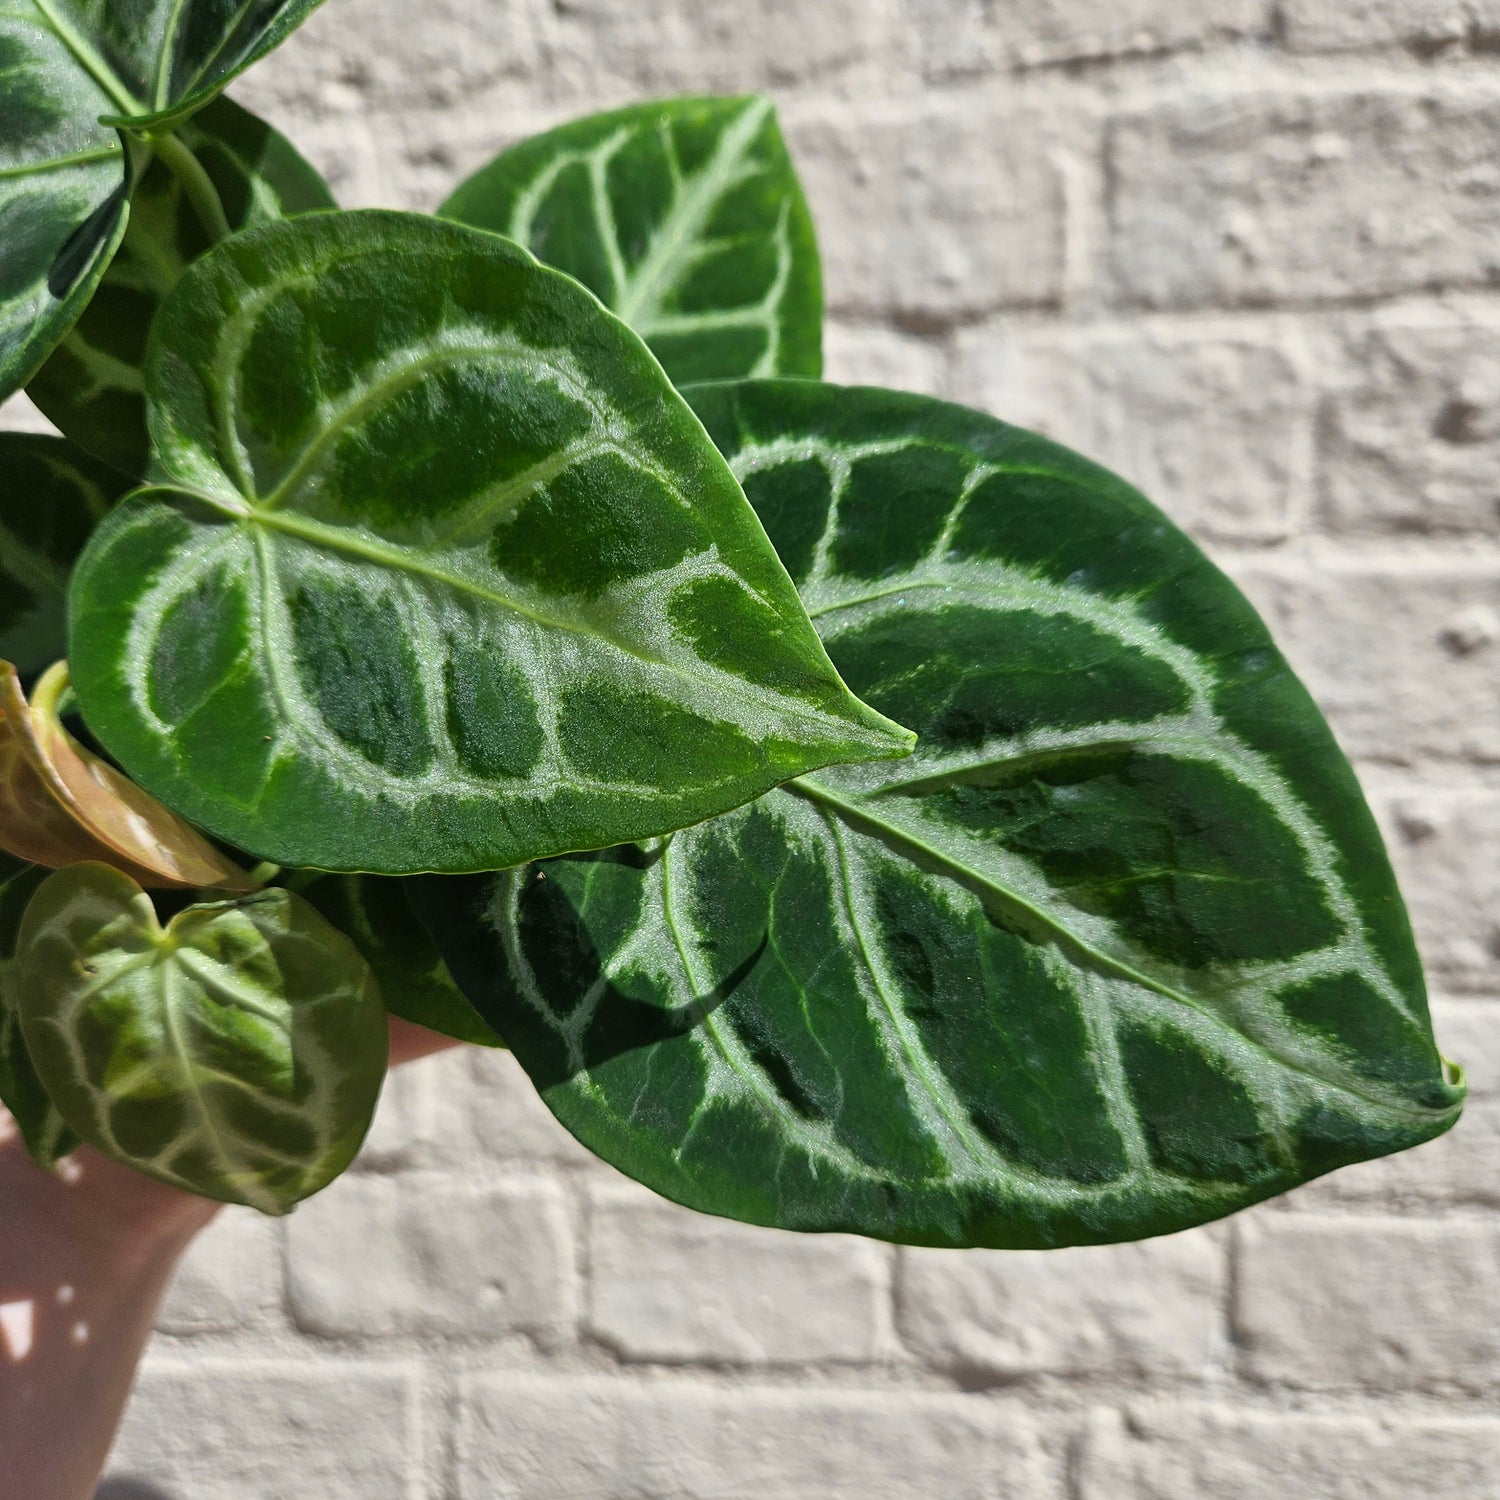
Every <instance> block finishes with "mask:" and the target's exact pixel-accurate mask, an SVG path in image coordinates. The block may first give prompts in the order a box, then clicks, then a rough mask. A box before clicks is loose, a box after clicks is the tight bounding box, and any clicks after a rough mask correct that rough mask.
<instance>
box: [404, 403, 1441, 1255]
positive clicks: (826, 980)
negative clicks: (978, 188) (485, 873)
mask: <svg viewBox="0 0 1500 1500" xmlns="http://www.w3.org/2000/svg"><path fill="white" fill-rule="evenodd" d="M690 394H691V396H692V400H693V402H694V405H695V407H696V409H697V410H698V412H699V414H700V415H701V416H702V417H703V419H704V422H705V424H706V426H707V427H708V429H709V431H710V433H712V435H713V436H714V438H715V439H716V441H717V442H718V443H719V445H720V446H721V448H722V449H723V451H724V453H725V454H726V456H727V457H728V458H729V459H730V461H731V465H732V467H733V468H734V470H735V473H736V474H737V476H738V477H739V478H740V479H741V481H742V482H743V484H744V485H745V488H746V491H747V493H748V494H749V496H750V498H751V500H752V502H753V503H754V504H755V506H756V509H757V512H758V513H759V515H760V517H761V519H762V521H763V522H764V523H765V525H766V528H767V530H768V532H769V534H770V535H771V538H772V540H773V541H774V542H775V543H776V545H777V547H778V549H779V551H780V554H781V557H782V559H783V561H784V562H785V563H786V565H787V567H788V569H789V570H790V571H791V574H792V576H793V577H794V578H795V579H796V581H797V583H798V586H799V588H800V590H801V593H802V598H803V601H804V603H805V604H806V606H807V608H808V611H809V613H810V614H811V616H812V618H813V620H814V621H815V623H816V624H817V626H818V629H819V631H820V632H821V633H822V636H823V639H824V641H825V642H826V644H827V646H828V648H829V652H830V654H831V656H832V658H833V660H834V662H835V664H836V665H837V666H838V667H839V669H840V671H841V672H842V673H843V674H844V676H845V678H846V680H847V681H848V682H849V683H850V685H851V686H852V687H853V688H854V690H855V691H856V692H858V693H860V694H861V695H862V696H863V697H864V698H866V699H868V701H870V702H871V703H872V704H874V705H875V706H876V707H877V708H879V709H881V710H882V711H883V712H885V713H887V714H890V715H892V716H894V717H897V718H899V719H900V720H902V721H903V722H905V723H908V724H911V725H913V726H914V727H915V728H916V729H917V730H918V732H919V734H920V741H919V748H918V751H917V753H916V755H915V756H914V757H913V758H912V759H911V760H909V761H907V762H904V763H902V764H900V765H899V766H890V765H865V766H856V767H846V768H841V769H837V770H829V771H822V772H819V773H817V774H815V775H810V776H804V777H802V778H800V779H798V780H795V781H793V782H791V783H790V784H788V785H787V786H785V787H783V788H781V789H779V790H776V791H774V792H772V793H770V794H769V795H768V796H766V797H763V798H762V799H761V800H760V801H759V802H757V803H755V804H754V805H753V806H750V807H746V808H741V809H740V810H738V811H736V812H733V813H730V814H729V815H727V816H725V817H722V818H719V819H716V820H714V821H712V822H708V823H705V824H703V825H701V826H699V827H696V828H693V829H690V830H688V831H686V832H683V833H679V834H677V835H675V836H674V837H672V838H670V839H666V840H662V841H659V842H655V843H651V844H648V845H646V846H644V847H641V848H637V849H633V850H623V851H622V850H606V851H604V852H602V853H599V854H594V855H588V856H581V857H573V858H568V859H563V860H557V861H553V862H551V863H548V864H545V865H542V866H539V867H536V868H528V869H522V870H516V871H511V872H507V873H504V874H501V875H497V876H491V877H488V878H485V879H482V880H474V881H470V882H463V883H459V882H442V881H430V882H424V883H422V884H421V885H420V886H419V887H418V889H417V898H418V903H419V910H420V911H421V912H422V914H423V915H424V917H425V918H426V919H427V920H428V922H429V925H430V927H431V929H432V930H433V932H434V934H435V935H436V936H437V937H438V939H439V946H440V947H441V948H442V949H443V951H444V952H445V954H446V956H447V958H448V961H449V964H450V966H451V967H452V969H453V972H454V974H455V976H456V978H457V979H458V980H459V982H460V984H462V985H463V987H464V988H465V990H466V992H467V993H468V994H469V995H470V997H471V998H472V999H473V1000H474V1002H475V1004H476V1006H477V1007H478V1008H479V1010H480V1011H481V1012H482V1013H483V1014H484V1015H485V1016H486V1017H487V1018H488V1019H490V1020H492V1021H493V1023H494V1024H495V1026H496V1027H497V1028H498V1029H500V1030H501V1031H503V1033H504V1035H505V1037H506V1040H507V1041H508V1042H509V1044H510V1045H511V1047H512V1048H513V1050H514V1051H515V1054H516V1056H517V1058H518V1059H519V1060H520V1061H521V1063H522V1065H523V1066H524V1067H526V1069H527V1070H528V1071H529V1072H530V1074H531V1076H532V1077H533V1078H534V1079H535V1081H536V1082H537V1084H538V1085H539V1087H540V1088H541V1090H542V1092H543V1095H544V1097H545V1098H546V1099H547V1102H548V1103H549V1104H550V1105H551V1106H552V1108H553V1110H554V1111H555V1112H556V1113H557V1114H558V1116H559V1118H561V1119H562V1121H563V1122H564V1123H565V1124H566V1125H567V1126H568V1127H569V1128H570V1129H571V1130H573V1131H574V1133H575V1134H577V1135H578V1137H579V1138H580V1139H581V1140H582V1141H583V1142H584V1144H586V1145H587V1146H588V1147H590V1149H592V1150H593V1151H595V1152H597V1153H598V1154H599V1155H601V1156H603V1157H604V1158H605V1159H606V1160H608V1161H611V1162H613V1163H614V1164H615V1165H617V1166H619V1167H620V1168H621V1169H622V1170H624V1171H626V1172H628V1173H629V1174H630V1175H631V1176H633V1177H636V1178H638V1179H639V1180H641V1181H642V1182H645V1183H646V1184H647V1185H648V1186H650V1187H653V1188H655V1189H656V1190H657V1191H659V1192H661V1193H664V1194H666V1195H667V1196H668V1197H670V1198H673V1199H676V1200H677V1201H679V1202H682V1203H685V1204H688V1205H690V1206H691V1207H694V1208H698V1209H703V1210H705V1211H708V1212H712V1213H719V1214H725V1215H729V1216H732V1217H737V1218H742V1219H747V1220H751V1221H753V1222H756V1223H763V1224H775V1225H781V1226H783V1227H786V1228H793V1229H805V1230H852V1231H856V1232H859V1233H862V1234H867V1235H874V1236H878V1237H881V1238H886V1239H894V1240H902V1241H910V1242H916V1243H925V1244H938V1245H991V1246H1000V1247H1019V1246H1032V1247H1045V1246H1051V1245H1059V1244H1069V1243H1078V1242H1096V1241H1109V1240H1119V1239H1128V1238H1135V1237H1140V1236H1145V1235H1151V1234H1161V1233H1166V1232H1170V1231H1172V1230H1176V1229H1181V1228H1184V1227H1186V1226H1188V1225H1191V1224H1195V1223H1199V1222H1202V1221H1204V1220H1208V1219H1213V1218H1217V1217H1219V1216H1220V1215H1223V1214H1227V1213H1229V1212H1231V1211H1233V1210H1234V1209H1237V1208H1240V1207H1243V1206H1245V1205H1246V1204H1248V1203H1252V1202H1254V1201H1256V1200H1258V1199H1261V1198H1264V1197H1267V1196H1268V1195H1270V1194H1272V1193H1276V1192H1280V1191H1283V1190H1285V1189H1287V1188H1289V1187H1292V1186H1294V1185H1295V1184H1297V1183H1299V1182H1301V1181H1303V1180H1305V1179H1307V1178H1309V1177H1312V1176H1315V1175H1317V1174H1319V1173H1322V1172H1326V1171H1329V1170H1331V1169H1332V1168H1334V1167H1337V1166H1341V1165H1344V1164H1346V1163H1348V1162H1352V1161H1357V1160H1360V1159H1362V1158H1365V1157H1369V1156H1378V1155H1381V1154H1384V1153H1386V1152H1390V1151H1396V1150H1400V1149H1402V1148H1403V1147H1407V1146H1411V1145H1415V1144H1417V1143H1418V1142H1420V1141H1424V1140H1426V1139H1428V1138H1429V1137H1431V1136H1434V1135H1437V1134H1439V1133H1441V1132H1442V1131H1443V1130H1446V1129H1447V1128H1448V1127H1449V1126H1450V1125H1452V1123H1453V1122H1454V1120H1455V1119H1456V1118H1457V1115H1458V1111H1459V1108H1460V1104H1461V1100H1462V1097H1463V1090H1462V1087H1461V1085H1460V1084H1459V1083H1458V1082H1457V1081H1456V1080H1455V1079H1453V1078H1450V1077H1449V1076H1448V1074H1447V1072H1446V1071H1445V1067H1444V1065H1443V1063H1442V1061H1441V1060H1440V1058H1439V1056H1438V1053H1437V1050H1436V1048H1435V1046H1434V1044H1433V1039H1432V1032H1431V1028H1430V1024H1429V1020H1428V1014H1427V1002H1426V996H1425V992H1424V989H1423V984H1422V976H1421V969H1420V966H1419V963H1418V960H1417V955H1416V952H1415V949H1414V947H1413V944H1412V937H1411V932H1410V928H1409V926H1408V924H1407V921H1406V918H1405V914H1404V911H1403V908H1402V906H1401V903H1400V900H1399V898H1398V896H1397V892H1396V887H1395V882H1394V879H1393V877H1392V875H1391V871H1390V866H1389V864H1388V863H1387V860H1386V856H1385V853H1384V850H1383V848H1382V846H1381V842H1380V839H1379V836H1378V834H1377V832H1376V829H1375V825H1374V822H1373V820H1372V819H1371V817H1370V814H1369V811H1368V810H1367V808H1366V807H1365V804H1364V802H1363V799H1362V798H1361V796H1360V793H1359V789H1358V786H1357V784H1356V783H1355V780H1354V777H1353V774H1352V772H1351V771H1350V769H1349V766H1348V764H1347V762H1346V761H1345V760H1344V758H1343V756H1342V755H1341V754H1340V752H1339V750H1338V748H1337V746H1336V745H1335V744H1334V741H1333V738H1332V736H1331V735H1330V734H1329V732H1328V730H1327V728H1326V726H1325V725H1324V723H1323V721H1322V719H1321V718H1320V716H1319V715H1318V713H1317V710H1316V709H1315V707H1314V706H1313V704H1312V702H1311V700H1310V699H1309V698H1308V696H1307V694H1306V693H1305V691H1304V690H1303V689H1302V687H1301V686H1300V685H1299V684H1298V682H1297V681H1296V680H1295V678H1294V677H1293V676H1292V674H1291V672H1290V671H1289V670H1288V668H1287V665H1286V663H1285V662H1284V660H1283V659H1282V658H1281V656H1280V655H1279V654H1278V652H1277V651H1276V649H1275V647H1274V646H1273V645H1272V643H1271V641H1270V639H1269V637H1268V636H1267V634H1266V631H1265V628H1264V626H1263V625H1262V624H1261V622H1260V620H1259V619H1258V618H1257V616H1256V615H1255V613H1254V611H1253V610H1252V609H1251V607H1250V606H1249V605H1248V604H1247V603H1246V601H1245V600H1244V599H1243V598H1242V597H1241V595H1240V594H1239V593H1238V592H1237V591H1236V590H1235V589H1234V587H1233V586H1232V585H1231V584H1230V583H1229V581H1228V580H1227V579H1225V578H1224V576H1223V575H1222V574H1221V573H1219V572H1218V570H1217V569H1215V568H1214V567H1213V566H1212V564H1210V563H1209V562H1208V561H1207V559H1206V558H1204V557H1203V556H1202V554H1201V553H1199V552H1198V550H1197V549H1196V548H1195V547H1194V546H1193V544H1192V543H1191V542H1190V541H1188V539H1187V538H1186V537H1184V536H1183V535H1182V534H1181V533H1180V532H1179V531H1177V530H1176V528H1175V527H1173V526H1172V525H1171V524H1170V523H1169V522H1168V521H1167V519H1166V518H1165V517H1164V516H1162V515H1161V514H1160V513H1159V512H1158V511H1156V510H1155V509H1154V508H1153V507H1152V506H1151V505H1150V504H1149V503H1148V502H1147V501H1146V500H1144V499H1143V498H1142V497H1141V496H1140V495H1139V494H1137V493H1136V492H1135V491H1133V490H1131V489H1130V488H1129V487H1128V486H1127V485H1125V484H1124V483H1122V482H1121V481H1120V480H1118V479H1116V478H1114V477H1113V476H1112V475H1109V474H1107V473H1106V472H1104V471H1103V470H1101V469H1099V468H1097V467H1096V466H1095V465H1093V464H1090V463H1088V462H1086V461H1085V460H1083V459H1081V458H1078V457H1077V456H1076V455H1074V454H1072V453H1069V452H1067V451H1066V450H1064V449H1062V448H1059V447H1057V446H1056V445H1054V444H1052V443H1050V442H1047V441H1045V440H1043V439H1041V438H1038V437H1034V436H1031V435H1030V434H1027V433H1025V432H1021V431H1019V430H1018V429H1015V428H1010V427H1006V426H1004V425H1002V424H1001V423H998V422H995V421H993V420H992V419H990V418H988V417H984V416H981V415H979V414H977V413H974V412H970V411H966V410H963V409H962V408H958V407H953V406H947V405H944V404H941V403H938V402H933V401H928V400H924V399H921V398H917V397H909V396H899V395H894V394H890V393H886V392H875V391H860V390H840V389H837V388H834V387H829V386H821V385H817V384H814V383H811V382H750V383H747V384H745V385H743V386H720V387H707V388H700V389H698V390H696V391H694V392H691V393H690ZM539 874H540V875H544V876H545V878H544V879H539V878H538V875H539Z"/></svg>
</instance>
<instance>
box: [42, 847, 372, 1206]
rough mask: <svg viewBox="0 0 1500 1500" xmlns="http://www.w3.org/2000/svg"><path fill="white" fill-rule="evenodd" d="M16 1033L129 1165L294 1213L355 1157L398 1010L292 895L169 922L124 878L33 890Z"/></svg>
mask: <svg viewBox="0 0 1500 1500" xmlns="http://www.w3.org/2000/svg"><path fill="white" fill-rule="evenodd" d="M15 962H16V965H17V972H18V974H19V984H18V992H19V1000H18V1004H19V1008H20V1015H21V1028H22V1030H23V1032H24V1033H25V1037H26V1044H27V1046H28V1048H29V1049H30V1051H31V1056H32V1060H33V1062H34V1063H35V1065H36V1070H37V1074H38V1076H39V1077H40V1078H41V1080H42V1083H43V1084H44V1085H45V1087H46V1089H47V1092H48V1093H49V1094H50V1095H51V1096H52V1099H53V1100H54V1101H55V1103H56V1105H57V1107H58V1109H59V1110H60V1111H61V1113H62V1115H63V1117H64V1118H65V1119H66V1120H67V1122H68V1124H69V1125H71V1126H72V1127H73V1129H74V1130H75V1131H77V1133H78V1134H79V1135H80V1136H82V1137H83V1139H84V1140H86V1141H87V1142H88V1143H89V1144H90V1145H92V1146H95V1147H97V1148H98V1149H99V1150H101V1151H103V1152H105V1153H106V1154H107V1155H109V1156H112V1157H113V1158H114V1159H115V1160H117V1161H122V1162H124V1163H126V1164H127V1165H128V1166H132V1167H135V1168H136V1169H137V1170H139V1171H141V1172H144V1173H146V1175H147V1176H150V1177H155V1178H158V1179H159V1180H160V1181H162V1182H167V1183H171V1184H172V1185H173V1186H175V1187H181V1188H185V1189H187V1191H189V1192H192V1193H197V1194H199V1195H200V1196H202V1197H205V1198H216V1199H219V1200H220V1201H222V1202H225V1203H245V1204H249V1205H250V1207H252V1208H258V1209H260V1210H261V1211H262V1212H264V1213H270V1214H279V1213H285V1212H286V1211H287V1210H288V1209H289V1208H291V1206H292V1205H293V1204H295V1203H297V1202H298V1201H299V1200H301V1199H303V1198H306V1197H307V1196H308V1195H309V1194H311V1193H315V1192H317V1191H318V1189H319V1188H321V1187H324V1186H325V1185H326V1184H327V1183H329V1182H331V1181H332V1180H333V1179H334V1178H335V1177H337V1176H338V1174H339V1173H340V1172H342V1171H343V1170H344V1168H345V1167H346V1166H348V1164H349V1162H350V1161H351V1160H352V1159H353V1157H354V1153H355V1152H356V1151H357V1150H358V1149H359V1145H360V1142H361V1141H362V1140H363V1139H364V1136H365V1132H366V1131H367V1130H368V1128H369V1124H370V1119H371V1116H372V1115H373V1113H374V1110H375V1103H376V1100H377V1099H378V1098H379V1095H380V1087H381V1083H382V1081H383V1080H384V1077H385V1067H386V1012H385V1006H384V1005H383V1004H382V1003H381V1000H380V992H379V988H378V986H377V985H376V983H375V979H374V976H373V975H372V974H371V973H370V969H369V965H368V964H366V963H365V961H364V959H363V958H361V957H360V955H359V953H358V952H357V951H356V950H355V948H354V946H353V944H352V943H350V942H349V940H348V939H347V938H345V937H344V936H343V935H342V934H340V933H339V932H336V931H335V930H334V929H333V928H332V927H330V926H329V925H328V923H327V922H325V921H324V920H323V918H322V917H320V916H319V915H318V914H317V913H316V912H315V911H314V910H313V909H312V908H311V907H310V906H308V904H307V903H306V902H305V901H302V900H301V899H300V898H298V897H296V896H294V895H292V894H291V893H290V892H288V891H283V890H268V891H261V892H259V893H257V894H256V895H253V896H243V897H241V898H239V899H238V900H235V901H229V902H223V903H217V904H213V905H204V906H192V907H189V908H188V909H187V910H186V911H183V912H181V913H179V914H178V915H177V916H176V917H174V918H173V919H172V920H171V921H170V922H169V923H168V924H167V926H166V927H165V929H164V928H163V927H162V926H161V924H160V923H159V922H158V921H157V917H156V912H155V910H154V909H153V908H152V905H151V900H150V897H148V896H147V895H146V894H145V893H144V892H143V891H142V890H141V888H140V887H139V886H138V885H136V884H135V882H134V881H132V880H130V879H129V878H128V877H127V876H125V875H122V874H121V873H120V872H119V871H118V870H112V869H109V868H107V867H105V866H103V865H78V866H75V867H74V868H73V869H70V870H61V871H59V872H58V873H56V874H55V875H52V876H50V877H49V878H48V880H47V881H46V882H45V883H44V884H43V885H42V887H41V888H40V889H39V890H38V891H37V893H36V894H35V895H34V896H33V897H32V899H31V904H30V905H29V906H28V907H27V909H26V915H25V918H24V920H23V921H22V924H21V936H20V942H19V946H18V950H17V957H16V960H15Z"/></svg>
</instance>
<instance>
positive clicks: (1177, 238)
mask: <svg viewBox="0 0 1500 1500" xmlns="http://www.w3.org/2000/svg"><path fill="white" fill-rule="evenodd" d="M1497 130H1500V98H1497V97H1496V96H1495V95H1494V94H1493V93H1490V92H1477V91H1476V92H1467V91H1466V92H1464V93H1461V94H1458V93H1450V92H1447V91H1436V90H1434V91H1432V92H1426V93H1417V92H1405V91H1403V92H1391V93H1377V92H1358V93H1316V94H1314V93H1306V94H1302V93H1299V94H1272V93H1267V92H1265V91H1264V90H1261V89H1255V90H1253V91H1251V92H1247V93H1244V94H1240V93H1235V94H1225V95H1216V96H1208V95H1205V96H1204V97H1202V98H1195V99H1192V100H1190V101H1187V100H1175V99H1174V100H1173V101H1171V102H1170V103H1168V104H1164V105H1162V106H1161V107H1159V108H1157V109H1154V110H1151V111H1148V112H1145V113H1141V114H1135V115H1130V116H1124V117H1121V118H1119V119H1117V120H1116V121H1115V122H1114V123H1113V125H1112V127H1111V129H1110V133H1109V143H1108V148H1107V149H1108V155H1109V171H1110V178H1111V183H1112V190H1111V193H1110V202H1109V219H1110V241H1111V243H1110V257H1111V264H1112V267H1113V273H1114V277H1115V282H1116V288H1117V293H1118V295H1119V297H1120V298H1121V299H1122V300H1124V301H1127V302H1135V303H1142V304H1146V305H1150V306H1156V307H1201V306H1209V305H1214V304H1220V305H1259V304H1265V303H1277V302H1306V301H1310V300H1316V299H1326V298H1334V299H1338V298H1354V297H1360V298H1363V297H1374V296H1380V295H1384V294H1389V293H1394V292H1402V291H1420V290H1425V289H1426V288H1429V287H1433V286H1440V285H1451V286H1477V285H1485V284H1489V283H1492V282H1494V281H1495V280H1497V279H1500V169H1497V167H1496V165H1495V160H1494V155H1493V152H1492V151H1491V150H1490V149H1489V142H1490V141H1491V140H1492V139H1493V137H1494V134H1495V132H1496V131H1497Z"/></svg>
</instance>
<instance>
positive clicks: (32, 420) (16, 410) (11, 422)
mask: <svg viewBox="0 0 1500 1500" xmlns="http://www.w3.org/2000/svg"><path fill="white" fill-rule="evenodd" d="M56 430H57V429H56V428H55V427H53V425H52V424H51V423H50V422H49V421H48V420H47V419H46V417H44V416H43V415H42V414H41V412H39V411H38V410H37V409H36V407H34V406H33V405H32V404H31V401H30V400H29V399H28V398H27V396H26V395H25V393H24V392H23V393H22V394H21V395H19V396H12V397H11V399H10V400H9V401H6V402H4V403H0V432H55V431H56Z"/></svg>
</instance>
